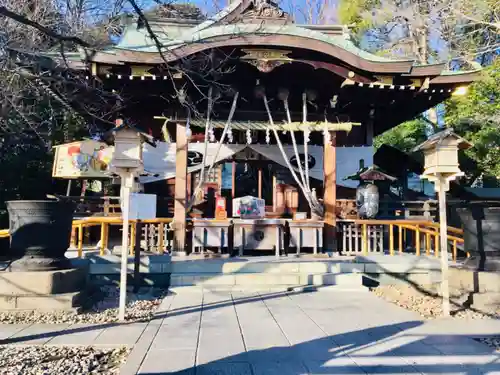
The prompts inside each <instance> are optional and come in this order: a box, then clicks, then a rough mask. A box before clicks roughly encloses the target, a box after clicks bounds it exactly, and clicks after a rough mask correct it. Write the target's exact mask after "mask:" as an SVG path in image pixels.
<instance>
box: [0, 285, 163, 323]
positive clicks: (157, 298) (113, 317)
mask: <svg viewBox="0 0 500 375" xmlns="http://www.w3.org/2000/svg"><path fill="white" fill-rule="evenodd" d="M164 295H165V290H163V289H158V288H141V289H140V290H139V291H138V293H127V301H128V302H127V309H126V316H125V317H126V320H128V321H144V320H148V319H151V317H152V316H153V314H154V312H155V311H156V309H157V308H158V306H159V305H160V303H161V301H162V298H163V296H164ZM94 298H95V301H97V302H95V303H94V305H93V306H92V307H90V308H89V309H87V310H86V311H83V312H82V313H79V314H77V313H74V312H63V311H53V312H52V311H51V312H38V311H26V312H24V311H23V312H0V323H8V324H19V323H49V324H58V323H109V322H115V321H117V319H118V300H119V289H118V288H117V287H114V286H104V287H101V288H100V290H99V291H98V292H97V293H95V294H94Z"/></svg>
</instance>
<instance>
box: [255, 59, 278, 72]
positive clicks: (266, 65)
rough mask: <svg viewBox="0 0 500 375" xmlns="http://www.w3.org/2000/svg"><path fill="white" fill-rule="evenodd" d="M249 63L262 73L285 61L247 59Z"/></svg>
mask: <svg viewBox="0 0 500 375" xmlns="http://www.w3.org/2000/svg"><path fill="white" fill-rule="evenodd" d="M247 62H248V63H249V64H252V65H253V66H255V67H256V68H257V69H259V71H261V72H262V73H269V72H270V71H272V70H273V69H274V68H277V67H278V66H281V65H283V64H286V63H287V61H267V60H248V61H247Z"/></svg>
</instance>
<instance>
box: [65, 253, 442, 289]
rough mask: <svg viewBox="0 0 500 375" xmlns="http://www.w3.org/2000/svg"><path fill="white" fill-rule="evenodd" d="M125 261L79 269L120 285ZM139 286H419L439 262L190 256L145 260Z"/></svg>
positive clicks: (101, 261)
mask: <svg viewBox="0 0 500 375" xmlns="http://www.w3.org/2000/svg"><path fill="white" fill-rule="evenodd" d="M120 259H121V258H120V256H118V255H104V256H100V255H98V254H96V253H95V252H94V253H88V254H86V259H73V263H74V264H79V265H85V266H88V269H89V280H90V281H91V282H92V283H94V284H109V283H118V281H119V277H120ZM133 263H134V259H133V257H129V258H128V274H129V278H130V282H131V283H132V282H135V280H133V269H134V266H133ZM139 277H140V280H138V282H139V284H145V285H155V286H161V287H169V286H170V287H184V286H186V287H201V288H204V289H211V290H214V289H218V290H228V289H230V290H247V289H260V290H268V289H281V290H296V289H297V288H304V287H325V286H332V287H335V288H341V289H354V290H359V289H360V288H361V289H362V288H363V286H373V285H378V284H379V283H381V284H394V283H396V281H399V282H408V280H411V281H412V282H417V283H419V284H432V283H433V282H436V281H438V280H439V261H438V260H437V259H434V258H430V257H415V256H412V255H395V256H392V257H391V256H388V255H371V256H358V257H352V256H328V255H317V256H314V255H303V256H300V257H297V256H295V255H293V256H283V257H279V258H276V257H274V256H256V257H234V258H231V257H228V256H217V257H207V256H206V255H190V256H187V257H177V256H173V257H171V256H169V255H141V257H140V261H139Z"/></svg>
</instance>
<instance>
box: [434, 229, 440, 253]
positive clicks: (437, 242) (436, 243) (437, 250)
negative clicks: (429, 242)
mask: <svg viewBox="0 0 500 375" xmlns="http://www.w3.org/2000/svg"><path fill="white" fill-rule="evenodd" d="M434 247H435V255H436V257H438V256H439V233H436V235H435V236H434Z"/></svg>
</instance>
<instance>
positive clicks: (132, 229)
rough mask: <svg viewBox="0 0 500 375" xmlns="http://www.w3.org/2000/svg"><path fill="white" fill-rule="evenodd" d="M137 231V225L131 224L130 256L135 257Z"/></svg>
mask: <svg viewBox="0 0 500 375" xmlns="http://www.w3.org/2000/svg"><path fill="white" fill-rule="evenodd" d="M136 229H137V224H136V223H132V224H130V255H134V248H135V236H136V233H135V232H136Z"/></svg>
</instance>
